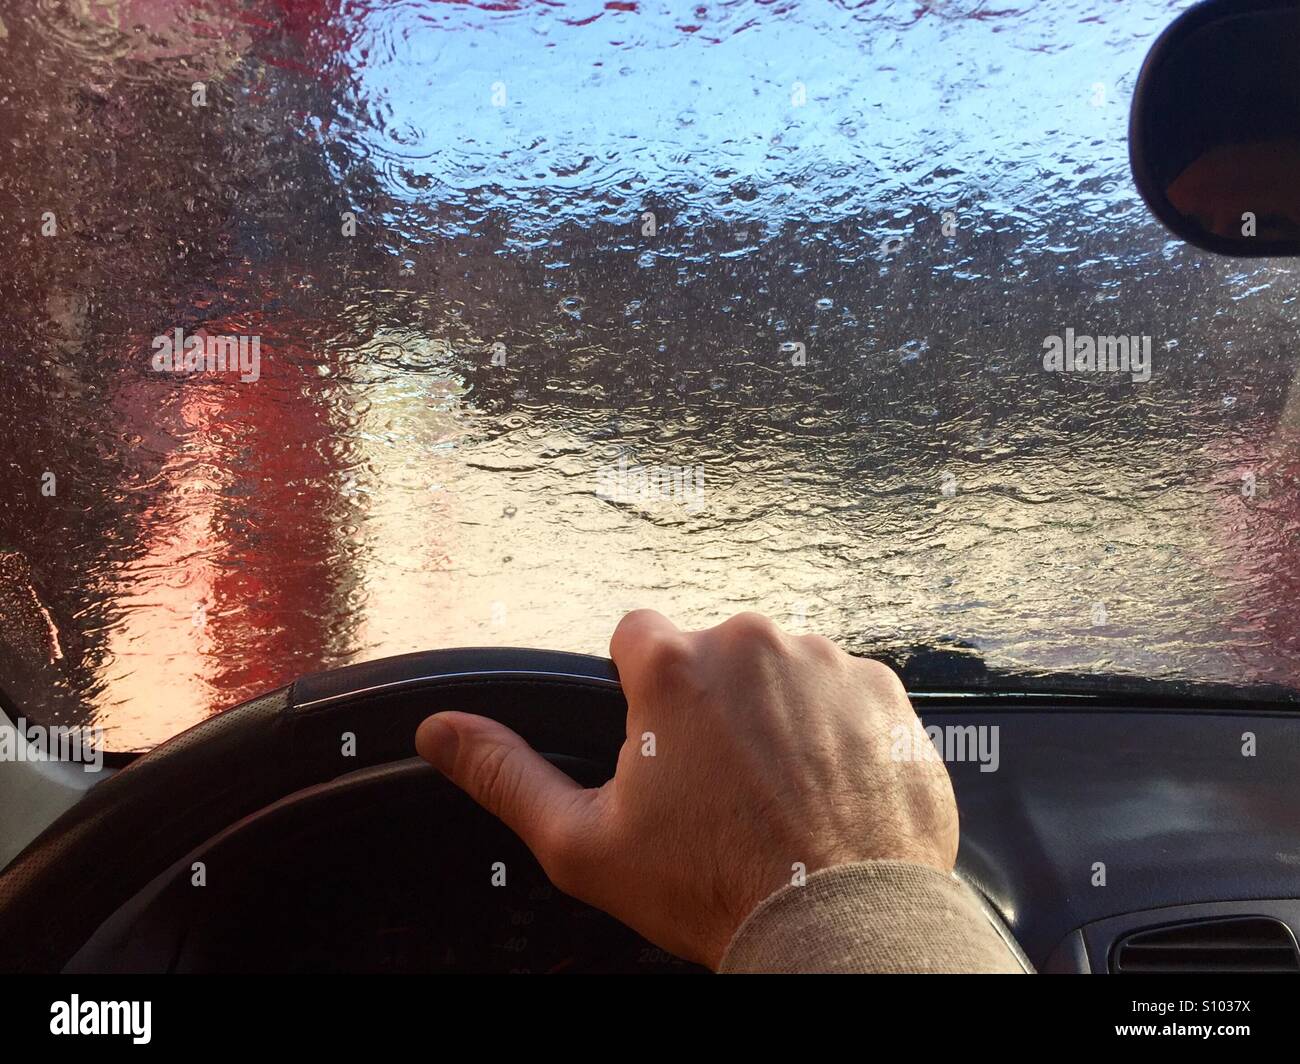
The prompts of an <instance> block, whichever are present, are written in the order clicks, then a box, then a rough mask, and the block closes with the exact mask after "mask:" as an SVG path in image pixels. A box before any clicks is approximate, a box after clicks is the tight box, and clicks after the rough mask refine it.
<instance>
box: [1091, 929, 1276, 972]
mask: <svg viewBox="0 0 1300 1064" xmlns="http://www.w3.org/2000/svg"><path fill="white" fill-rule="evenodd" d="M1110 970H1111V971H1112V972H1115V973H1117V974H1121V975H1128V974H1133V973H1138V972H1207V973H1210V972H1221V973H1229V972H1231V973H1247V972H1300V950H1297V948H1296V941H1295V936H1294V935H1293V934H1291V929H1290V928H1289V927H1287V926H1286V924H1284V923H1282V921H1281V920H1273V919H1270V918H1268V917H1265V916H1241V917H1235V918H1233V919H1230V920H1198V921H1196V922H1195V923H1190V924H1173V925H1171V926H1169V927H1158V928H1153V929H1152V930H1150V931H1138V932H1136V933H1135V934H1131V935H1127V936H1126V937H1124V938H1122V939H1120V940H1119V942H1118V943H1116V945H1115V948H1114V950H1112V951H1111V958H1110Z"/></svg>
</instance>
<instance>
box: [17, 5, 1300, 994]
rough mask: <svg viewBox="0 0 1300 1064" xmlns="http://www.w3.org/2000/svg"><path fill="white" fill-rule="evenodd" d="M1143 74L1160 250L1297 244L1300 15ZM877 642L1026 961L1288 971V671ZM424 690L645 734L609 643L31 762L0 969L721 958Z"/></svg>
mask: <svg viewBox="0 0 1300 1064" xmlns="http://www.w3.org/2000/svg"><path fill="white" fill-rule="evenodd" d="M1134 75H1135V78H1136V80H1135V82H1134V90H1133V99H1132V103H1131V110H1130V115H1129V120H1128V131H1129V136H1128V140H1129V144H1128V149H1129V153H1130V158H1131V166H1132V176H1133V183H1134V185H1135V187H1136V189H1137V191H1138V193H1140V195H1141V197H1142V199H1143V201H1144V202H1145V204H1146V209H1148V210H1149V211H1150V212H1151V214H1152V215H1153V216H1154V217H1155V218H1156V219H1158V220H1159V222H1160V223H1161V224H1163V225H1164V226H1165V227H1166V228H1167V229H1168V231H1169V232H1168V233H1167V234H1166V238H1167V239H1168V241H1169V242H1170V243H1171V244H1173V243H1178V244H1180V245H1187V246H1190V247H1193V248H1196V249H1202V250H1204V251H1205V252H1206V253H1207V255H1210V256H1215V257H1221V256H1238V257H1241V258H1242V259H1243V261H1244V260H1245V259H1246V258H1258V257H1261V256H1263V257H1265V258H1269V257H1272V258H1279V257H1286V256H1295V255H1300V183H1298V182H1297V181H1296V180H1294V178H1295V177H1297V176H1300V168H1297V169H1296V170H1294V171H1293V170H1292V169H1291V167H1292V165H1293V161H1300V154H1295V155H1293V154H1292V153H1291V152H1290V150H1289V148H1288V147H1287V146H1288V145H1292V146H1296V147H1297V148H1298V149H1300V5H1297V4H1295V3H1277V2H1271V3H1270V2H1249V3H1231V2H1223V0H1211V2H1208V3H1203V4H1196V5H1194V6H1191V7H1188V8H1186V10H1184V11H1183V12H1182V13H1181V14H1180V15H1179V16H1178V18H1177V19H1176V20H1175V21H1173V23H1172V25H1168V26H1167V27H1165V28H1163V31H1162V32H1161V33H1160V34H1159V36H1158V38H1157V39H1156V40H1155V41H1154V43H1153V44H1151V45H1150V46H1149V49H1148V51H1147V58H1146V61H1145V63H1144V64H1143V65H1142V68H1141V70H1140V71H1134ZM1261 101H1263V102H1261ZM1243 116H1248V117H1243ZM1260 145H1264V146H1265V148H1264V149H1262V150H1259V146H1260ZM1279 145H1280V147H1279ZM1234 153H1235V154H1234ZM1225 159H1227V160H1228V163H1226V164H1225V163H1224V160H1225ZM1234 159H1235V162H1234V161H1233V160H1234ZM1270 167H1272V168H1274V169H1272V170H1270ZM1298 167H1300V164H1298ZM1198 168H1199V169H1198ZM1189 175H1190V176H1189ZM1247 214H1250V215H1251V218H1250V219H1248V220H1247V219H1246V218H1245V216H1246V215H1247ZM1165 608H1167V609H1168V610H1170V611H1174V610H1176V609H1178V608H1181V607H1180V606H1179V605H1177V604H1175V603H1173V602H1170V603H1169V604H1168V605H1167V607H1165ZM1206 608H1207V609H1211V610H1212V609H1213V608H1214V604H1212V603H1211V604H1209V605H1207V606H1206ZM1128 638H1129V639H1130V640H1131V641H1135V642H1137V643H1140V642H1141V641H1142V640H1143V638H1144V635H1143V632H1142V631H1141V630H1135V631H1132V632H1131V633H1129V635H1128ZM887 656H888V657H889V660H890V663H891V664H892V665H894V667H895V668H896V669H897V670H898V671H899V673H900V675H901V676H902V678H903V680H904V683H905V685H906V687H907V689H908V692H909V695H910V696H911V698H912V700H913V703H914V705H915V707H916V709H917V712H918V714H919V715H920V717H921V718H922V720H923V722H924V724H925V725H926V726H927V728H932V729H939V730H940V731H941V732H943V733H945V734H951V735H957V736H959V737H960V736H966V735H974V734H975V733H976V730H979V731H982V732H984V733H985V734H987V733H990V732H991V733H992V734H994V735H996V736H997V750H996V763H990V761H989V759H988V758H984V759H973V758H966V759H959V760H955V761H953V762H952V763H950V764H949V770H950V773H951V775H952V779H953V784H954V788H955V791H956V797H957V804H958V808H959V811H960V816H961V847H960V853H959V858H958V873H959V874H960V875H961V876H962V877H963V878H964V879H965V880H966V881H967V882H968V883H969V884H970V885H971V886H972V887H973V888H974V889H975V890H976V891H977V892H978V894H979V895H980V897H981V899H982V900H983V902H984V903H985V904H986V908H987V912H988V916H989V919H990V920H991V921H992V922H993V923H994V924H995V926H996V927H997V928H998V929H999V932H1000V933H1002V934H1003V935H1004V937H1005V938H1006V939H1007V941H1008V942H1009V943H1010V944H1012V946H1013V948H1014V949H1015V950H1016V953H1017V956H1018V957H1019V958H1020V959H1021V961H1022V963H1023V965H1024V967H1025V969H1026V970H1027V971H1037V972H1041V973H1052V974H1057V973H1085V974H1088V973H1090V974H1130V973H1202V972H1219V973H1225V972H1226V973H1261V972H1278V973H1283V972H1290V973H1294V972H1300V947H1298V946H1297V938H1296V935H1297V932H1300V815H1297V810H1300V694H1297V692H1296V691H1295V690H1294V689H1292V688H1291V687H1289V686H1288V685H1286V684H1284V683H1279V682H1272V681H1271V680H1270V681H1269V682H1261V683H1252V684H1245V683H1243V684H1231V683H1206V682H1195V680H1196V678H1192V679H1190V680H1186V678H1180V677H1174V678H1173V679H1170V678H1169V677H1166V676H1163V675H1151V676H1147V677H1142V676H1132V675H1131V676H1129V677H1128V678H1127V682H1125V683H1123V684H1114V683H1111V682H1109V680H1108V679H1107V678H1106V677H1104V676H1101V677H1099V676H1096V675H1088V674H1086V673H1085V672H1084V671H1082V670H1079V669H1075V668H1072V667H1063V668H1060V669H1056V670H1051V669H1048V670H1040V671H1039V672H1038V673H1036V674H1035V675H1034V676H1033V677H1032V678H1031V679H1030V680H1026V679H1025V678H1024V676H1023V675H1021V674H1018V673H1017V672H1015V671H1014V670H1005V669H1000V668H998V667H995V666H996V663H994V662H990V663H989V664H987V665H986V664H985V663H984V662H983V661H982V660H981V657H980V655H979V654H978V653H976V652H975V650H974V649H973V648H972V647H970V646H969V645H966V646H963V645H960V644H956V643H954V644H952V645H949V646H946V647H938V648H936V647H934V646H922V647H910V648H909V647H905V646H903V645H902V644H901V643H896V644H895V645H894V646H893V648H892V649H891V650H890V651H889V652H888V655H887ZM1184 680H1186V682H1184ZM0 686H5V685H4V684H3V683H0ZM431 707H436V708H438V709H444V710H445V709H458V710H465V711H471V712H475V713H480V714H484V715H487V716H490V717H492V718H494V719H496V720H499V721H502V722H504V723H505V724H507V725H508V726H510V727H511V728H513V729H515V730H516V731H518V732H519V734H521V735H522V736H523V737H524V738H526V739H527V740H528V741H529V742H530V743H531V744H532V745H533V746H534V747H535V748H536V749H538V750H539V751H542V752H543V753H544V754H545V755H546V756H547V757H548V758H549V759H551V760H552V761H553V762H554V763H555V764H556V765H558V766H559V767H561V768H562V769H563V770H564V771H565V772H567V773H568V774H570V775H571V776H573V777H574V778H575V779H577V780H579V781H581V782H583V783H586V784H589V785H593V786H594V785H599V784H600V783H601V782H603V781H605V780H607V779H609V778H610V777H611V775H612V773H613V770H614V765H615V761H616V758H617V754H618V751H619V749H620V747H621V746H622V744H623V743H624V741H625V740H626V738H627V736H626V734H625V713H626V703H625V702H624V699H623V695H622V692H621V689H620V686H619V679H618V673H617V670H616V669H615V667H614V666H613V664H612V662H611V661H610V660H608V659H607V658H605V657H601V656H598V655H593V654H586V653H572V652H565V651H558V650H545V649H528V648H511V647H495V646H485V647H462V648H452V649H430V650H424V651H418V652H413V653H405V654H400V655H395V656H380V657H378V658H377V659H375V660H368V661H361V662H360V663H353V664H347V665H344V666H342V667H339V668H328V669H324V670H322V671H311V672H307V673H306V674H304V675H300V676H298V677H297V678H296V679H293V680H292V681H291V682H288V683H283V684H277V685H275V686H274V687H273V688H271V689H267V690H265V691H264V692H262V693H259V694H256V695H255V696H254V697H251V698H249V699H247V700H242V701H241V702H240V703H239V704H237V705H234V706H233V707H232V708H226V709H224V710H223V711H222V712H219V713H215V714H212V715H210V716H207V717H206V718H205V719H202V720H200V721H199V722H198V723H196V724H194V725H193V726H191V727H188V728H186V729H185V730H182V731H180V732H179V734H175V735H174V736H172V737H170V738H167V739H166V740H165V741H162V742H160V743H158V744H157V745H154V746H152V748H149V749H146V750H118V751H115V752H110V753H109V754H107V755H106V757H105V764H104V768H103V770H102V771H100V772H98V773H93V774H92V773H89V772H85V771H83V768H82V766H80V765H76V764H59V763H54V762H48V761H47V762H42V761H40V760H39V759H37V758H33V759H31V760H29V761H28V760H23V759H21V758H15V759H12V760H10V761H7V762H6V763H4V764H3V765H0V970H5V971H19V972H71V973H132V972H176V973H205V972H223V973H244V972H257V973H266V972H292V973H309V972H376V973H397V972H439V973H449V972H501V973H566V974H567V973H615V972H628V973H632V972H654V973H680V974H688V973H699V972H702V971H703V969H701V968H699V967H697V966H695V965H692V964H689V963H686V962H684V961H682V960H680V959H678V958H676V957H674V956H671V955H669V954H667V953H666V952H664V951H663V950H661V949H659V948H657V947H655V946H653V945H652V944H650V943H648V942H646V941H644V940H643V939H641V938H640V937H639V936H637V935H636V934H635V933H634V932H632V931H630V930H628V929H627V928H625V927H623V926H622V925H621V924H619V923H618V922H617V921H615V920H613V919H612V918H610V917H608V916H606V915H605V914H603V913H601V912H599V911H596V910H594V909H592V908H590V907H588V906H586V905H584V904H582V903H580V902H578V901H576V900H574V899H572V898H570V897H568V896H566V895H564V894H563V893H561V892H559V891H558V890H556V889H555V888H554V887H553V886H551V885H550V884H549V883H548V881H547V879H546V877H545V875H544V874H543V873H542V871H541V868H540V867H539V866H538V865H537V863H536V862H535V860H534V859H533V858H532V857H531V855H530V854H529V853H528V851H527V849H526V848H525V847H524V846H523V845H522V843H521V842H520V841H519V840H518V839H517V838H515V836H514V835H513V834H512V833H511V832H510V831H509V830H508V829H506V828H505V827H503V826H502V825H501V824H500V823H498V822H497V821H496V820H495V819H494V818H493V817H491V816H490V815H488V814H487V813H485V812H484V811H483V810H481V809H479V808H478V807H477V806H476V805H475V804H474V803H473V802H472V801H471V800H469V799H468V798H467V797H466V796H465V795H463V794H462V793H461V792H460V791H459V790H457V789H456V788H455V787H453V786H452V785H450V784H449V783H448V782H447V781H446V780H445V779H443V778H442V777H441V776H440V775H439V774H438V773H437V772H436V771H434V770H433V769H432V768H431V767H430V766H428V765H427V764H425V763H424V762H423V761H421V760H420V759H418V758H416V757H415V756H414V749H413V735H414V733H415V729H416V727H417V725H418V724H419V723H420V721H421V720H423V719H424V718H425V717H426V716H428V714H429V713H430V712H431V711H432V709H431ZM0 709H2V710H3V718H0V724H4V725H6V726H8V727H10V728H13V727H14V726H15V725H16V724H17V723H18V722H19V721H20V720H23V719H27V720H29V721H35V720H37V719H39V712H38V711H37V710H36V709H35V708H34V707H33V706H32V705H30V704H29V700H23V703H22V704H20V702H19V700H17V699H16V698H14V697H12V696H11V695H8V696H5V698H4V702H3V705H2V706H0ZM496 873H500V875H498V874H496ZM503 876H504V883H503V882H502V877H503ZM198 887H202V889H197V888H198Z"/></svg>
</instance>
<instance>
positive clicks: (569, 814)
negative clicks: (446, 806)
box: [415, 713, 597, 868]
mask: <svg viewBox="0 0 1300 1064" xmlns="http://www.w3.org/2000/svg"><path fill="white" fill-rule="evenodd" d="M415 748H416V750H417V751H418V752H419V755H420V756H421V757H422V758H424V759H425V760H426V761H428V762H429V764H431V765H433V767H434V768H436V769H437V770H438V771H439V772H441V773H442V774H443V775H444V776H446V777H447V778H448V779H449V780H451V781H452V783H454V784H456V786H457V787H459V788H460V789H461V790H463V791H464V792H465V793H466V794H468V795H469V796H470V797H471V798H473V799H474V801H476V802H478V804H479V805H481V806H483V808H484V809H486V810H487V811H488V812H489V813H492V814H493V815H494V816H496V817H498V818H499V819H500V820H502V821H503V822H504V823H505V825H506V826H507V827H509V828H510V830H512V831H513V832H514V833H515V834H516V835H518V836H519V837H520V838H521V839H522V840H523V841H524V845H526V846H527V847H528V848H529V849H530V850H532V851H533V854H534V856H536V858H537V859H538V861H539V862H540V863H541V864H542V866H543V867H544V868H549V867H550V866H551V865H552V864H553V863H556V864H558V863H559V862H560V860H561V854H560V853H559V850H560V849H561V848H562V847H564V846H565V843H564V841H563V840H566V839H568V840H573V839H577V838H579V837H580V836H581V835H582V834H584V833H583V832H581V831H576V830H573V828H574V827H575V826H576V823H575V822H576V821H577V820H578V819H579V818H581V817H582V815H583V813H584V812H585V811H586V810H587V809H588V808H589V806H588V802H587V799H588V798H590V797H591V796H592V795H594V794H596V793H597V792H595V791H591V790H588V789H587V788H585V787H583V786H582V785H581V784H579V783H577V782H576V781H574V780H573V779H571V778H570V777H568V776H566V775H565V774H564V773H563V772H561V771H560V770H559V769H558V768H556V767H555V766H554V765H552V764H551V763H550V762H549V761H547V760H546V759H545V758H544V757H542V755H541V754H539V753H538V752H537V751H536V750H534V749H533V748H532V747H531V746H529V745H528V744H527V743H526V742H525V741H524V740H523V739H522V738H521V737H520V736H519V735H517V734H515V733H514V732H513V731H511V730H510V729H509V728H507V727H506V726H505V725H504V724H498V723H497V722H496V721H494V720H489V719H488V718H487V717H479V716H475V715H474V714H472V713H436V714H434V715H433V716H432V717H429V718H428V719H427V720H425V721H424V722H423V723H422V724H421V725H420V727H419V728H418V729H417V730H416V733H415Z"/></svg>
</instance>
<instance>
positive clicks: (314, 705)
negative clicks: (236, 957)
mask: <svg viewBox="0 0 1300 1064" xmlns="http://www.w3.org/2000/svg"><path fill="white" fill-rule="evenodd" d="M447 709H456V710H464V711H466V712H471V713H478V714H482V715H484V716H488V717H492V718H493V719H495V720H498V721H500V722H502V723H503V724H505V725H507V726H508V727H510V728H513V729H514V730H515V731H517V732H518V733H519V734H520V735H522V736H523V737H524V738H525V739H526V740H528V742H529V743H531V744H532V745H533V746H534V747H535V748H536V749H538V750H540V751H543V752H545V753H548V754H553V755H560V757H561V759H563V758H565V757H567V758H576V759H581V762H582V763H588V764H594V765H596V766H599V768H600V770H601V773H603V776H604V778H608V777H609V776H611V775H612V774H613V770H614V766H615V764H616V763H617V758H618V751H619V748H620V747H621V746H622V744H623V742H624V740H625V738H626V735H625V729H626V713H627V704H626V702H625V701H624V698H623V693H622V688H621V687H620V685H619V681H618V673H617V671H616V670H615V668H614V665H613V663H612V662H610V661H609V660H607V659H605V658H598V657H590V656H587V655H581V654H567V653H557V652H549V651H539V650H524V649H510V648H490V649H456V650H437V651H430V652H424V653H418V654H407V655H403V656H401V657H395V658H385V659H381V660H379V661H374V662H369V663H366V664H362V665H353V666H349V667H346V668H343V669H337V670H333V671H330V672H324V673H319V674H315V675H311V676H306V677H303V678H302V679H299V680H297V681H295V682H294V683H293V684H291V685H289V686H288V687H284V688H281V689H279V690H276V691H273V692H271V693H269V694H266V695H263V696H261V697H259V698H255V699H253V700H252V701H249V702H245V703H244V704H242V705H240V706H237V707H235V708H234V709H231V710H228V711H226V712H224V713H221V714H220V715H218V716H215V717H212V718H210V719H208V720H206V721H203V722H202V723H200V724H198V725H196V726H194V727H193V728H190V729H189V730H188V731H185V732H183V733H181V734H180V735H177V736H176V737H175V738H173V739H171V740H169V741H168V742H166V743H164V744H162V745H161V746H159V747H157V748H156V749H154V750H152V751H150V752H149V753H147V754H144V755H143V756H141V757H139V758H138V759H136V760H135V761H133V762H131V763H130V764H129V765H127V766H126V767H125V768H123V769H122V770H121V771H119V772H117V773H116V774H114V775H113V776H111V777H110V778H108V779H106V780H105V781H103V782H102V783H100V784H98V785H96V786H95V787H93V788H92V789H91V790H90V791H89V792H88V793H87V794H86V796H85V797H84V798H83V799H82V800H81V801H80V802H78V804H76V805H75V806H73V807H72V808H71V809H70V810H68V811H67V812H66V813H64V814H63V815H62V816H61V817H60V818H59V819H58V820H57V821H55V822H54V823H53V824H52V825H50V827H49V828H48V829H46V831H44V832H43V833H42V834H41V835H40V836H39V837H38V838H37V839H36V840H34V841H33V842H32V843H31V844H30V845H29V846H28V847H27V848H26V849H25V850H24V851H23V852H22V853H21V854H20V855H19V856H18V857H17V858H16V859H15V860H14V861H13V862H12V863H11V864H10V865H9V867H8V868H6V869H5V870H4V872H3V873H2V874H0V955H2V959H0V967H3V968H5V969H6V970H16V971H23V972H58V971H61V970H64V969H65V968H66V967H67V966H68V965H69V962H70V961H71V960H72V959H73V958H74V957H75V956H76V955H77V954H78V951H79V950H81V949H82V948H83V946H85V944H86V943H87V942H89V941H90V940H91V939H92V937H93V936H95V934H96V932H97V930H98V929H100V927H101V925H103V924H105V922H106V921H108V920H109V918H110V917H112V916H113V915H114V914H115V913H117V912H118V911H119V910H120V909H122V908H123V907H124V906H126V905H127V903H128V902H130V901H131V900H132V899H133V898H136V897H137V896H138V895H140V894H141V892H142V891H144V890H145V888H146V887H147V886H149V885H150V884H151V883H152V882H155V881H156V880H157V879H158V878H159V877H162V876H164V874H165V873H168V871H169V869H170V870H173V871H174V870H175V868H176V866H177V862H178V861H181V860H183V859H186V858H187V855H191V854H193V853H194V852H195V851H196V850H197V849H198V848H200V847H202V846H203V845H204V844H205V843H207V842H208V841H209V840H212V839H213V838H222V837H223V833H225V836H224V837H226V838H229V837H231V833H232V832H234V833H237V829H239V828H240V827H241V826H243V827H246V826H248V825H250V824H256V823H258V822H259V820H258V818H259V817H264V814H265V813H266V812H267V810H268V807H270V808H271V809H272V810H276V809H283V808H285V807H286V806H287V805H294V808H299V807H301V808H302V809H305V810H310V809H312V808H313V800H314V802H315V807H316V808H321V800H320V799H321V796H322V795H336V794H337V793H339V791H340V789H342V790H344V791H346V790H348V789H349V788H350V789H351V790H353V791H355V790H356V788H357V787H363V786H365V785H367V782H368V781H369V782H370V783H373V782H374V781H375V780H378V779H381V778H386V779H405V778H406V777H408V776H409V775H410V773H409V772H406V771H405V770H403V771H397V772H396V773H395V774H394V772H393V771H390V770H395V769H396V768H397V767H398V766H397V765H396V763H398V762H407V763H408V765H409V766H410V769H411V770H414V769H415V768H417V766H415V765H413V764H411V763H410V761H409V759H410V758H411V757H412V755H413V753H414V735H415V729H416V726H417V725H418V724H419V722H420V721H421V720H423V719H424V718H425V717H426V716H428V715H429V714H430V713H433V712H436V711H439V710H447ZM418 768H419V769H420V770H422V771H423V773H425V775H426V778H428V775H429V774H431V773H432V770H428V769H427V767H426V766H423V765H422V764H421V765H419V766H418ZM433 775H436V774H433ZM344 777H346V779H347V781H350V782H348V783H347V785H346V786H343V778H344ZM446 786H447V787H450V785H446ZM302 795H305V796H306V798H307V799H311V800H308V801H306V802H304V803H300V802H299V798H300V796H302ZM362 812H363V813H364V806H363V807H362Z"/></svg>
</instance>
